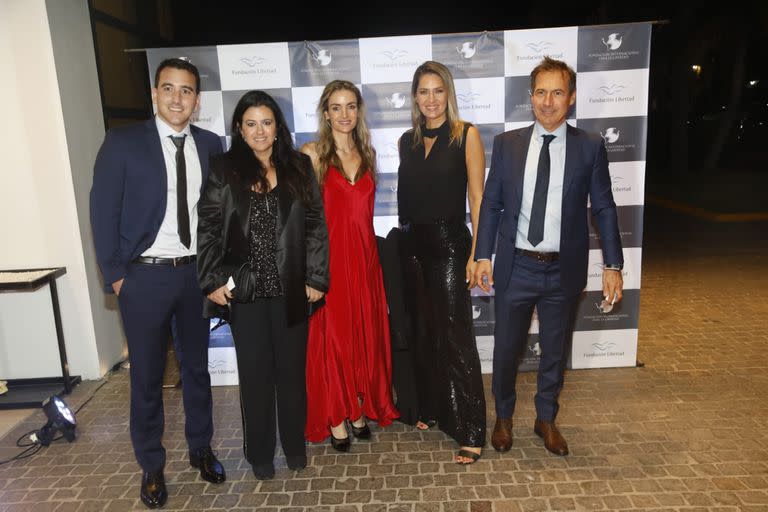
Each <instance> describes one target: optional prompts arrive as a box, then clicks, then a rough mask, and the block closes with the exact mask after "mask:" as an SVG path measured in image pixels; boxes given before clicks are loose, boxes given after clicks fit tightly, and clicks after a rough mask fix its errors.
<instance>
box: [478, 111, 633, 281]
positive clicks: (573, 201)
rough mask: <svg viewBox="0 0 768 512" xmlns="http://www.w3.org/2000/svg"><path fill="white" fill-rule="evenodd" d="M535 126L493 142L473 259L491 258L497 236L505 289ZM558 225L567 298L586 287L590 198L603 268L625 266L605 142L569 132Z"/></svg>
mask: <svg viewBox="0 0 768 512" xmlns="http://www.w3.org/2000/svg"><path fill="white" fill-rule="evenodd" d="M532 133H533V125H531V126H528V127H526V128H521V129H519V130H512V131H509V132H504V133H502V134H501V135H498V136H496V138H495V139H494V141H493V154H492V156H491V170H490V172H489V174H488V180H487V181H486V184H485V192H484V193H483V202H482V204H481V206H480V222H479V223H478V230H477V247H476V249H475V258H477V259H483V258H487V259H490V258H491V253H492V251H493V246H494V241H495V240H496V234H497V233H498V244H497V248H496V261H495V265H494V274H493V276H494V282H495V283H494V284H495V287H496V288H497V289H499V290H501V291H503V290H505V289H506V287H507V284H508V283H509V278H510V276H511V274H512V268H513V266H514V264H515V239H516V238H517V220H518V216H519V214H520V206H521V204H522V199H523V177H524V174H525V160H526V158H527V156H528V145H529V144H530V141H531V135H532ZM565 144H566V145H565V174H564V178H563V203H562V221H561V226H560V278H561V279H560V283H561V286H562V288H563V290H564V291H565V292H566V293H569V294H577V293H579V292H581V290H583V289H584V286H586V284H587V266H588V261H589V225H588V218H587V199H589V201H590V202H591V208H592V216H593V218H594V219H595V220H596V223H597V227H598V230H599V232H600V241H601V246H602V250H603V261H604V262H605V263H611V264H617V263H621V264H623V263H624V258H623V256H622V250H621V238H620V236H619V226H618V220H617V217H616V203H614V201H613V193H612V192H611V177H610V175H609V174H608V156H607V153H606V151H605V145H604V144H603V140H602V138H601V137H600V136H599V135H597V134H591V133H588V132H585V131H584V130H579V129H578V128H574V127H572V126H570V125H568V127H567V132H566V142H565Z"/></svg>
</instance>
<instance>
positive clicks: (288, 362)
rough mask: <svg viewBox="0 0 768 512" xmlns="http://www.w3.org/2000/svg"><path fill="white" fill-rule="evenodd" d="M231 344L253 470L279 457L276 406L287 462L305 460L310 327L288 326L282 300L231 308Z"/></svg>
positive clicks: (263, 300) (247, 454)
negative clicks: (296, 459) (277, 450)
mask: <svg viewBox="0 0 768 512" xmlns="http://www.w3.org/2000/svg"><path fill="white" fill-rule="evenodd" d="M230 324H231V329H232V338H233V340H234V342H235V350H236V352H237V370H238V375H239V380H240V410H241V413H242V417H243V451H244V452H245V458H246V460H247V461H248V462H250V463H251V464H252V465H254V464H255V465H261V464H268V463H270V462H272V460H273V458H274V456H275V444H276V432H275V403H277V424H278V427H279V431H280V442H281V444H282V446H283V452H284V454H285V455H286V456H300V455H305V454H306V447H305V443H304V426H305V424H306V421H307V390H306V373H305V372H306V369H305V366H306V359H307V322H306V320H305V321H303V322H301V323H298V324H296V325H291V326H288V325H287V322H286V315H285V299H284V298H283V297H270V298H257V299H256V300H255V301H254V302H252V303H245V304H238V303H235V304H232V316H231V322H230Z"/></svg>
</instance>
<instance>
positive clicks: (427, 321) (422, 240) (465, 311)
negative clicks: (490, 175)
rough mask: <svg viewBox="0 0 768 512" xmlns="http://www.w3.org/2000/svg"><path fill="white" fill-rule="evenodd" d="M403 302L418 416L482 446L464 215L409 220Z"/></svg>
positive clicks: (482, 410)
mask: <svg viewBox="0 0 768 512" xmlns="http://www.w3.org/2000/svg"><path fill="white" fill-rule="evenodd" d="M403 230H404V232H405V236H404V244H403V248H402V249H403V253H404V254H403V259H404V273H405V301H406V308H407V310H408V313H409V315H408V316H409V317H410V320H411V322H412V332H413V333H414V336H413V338H414V339H413V347H412V353H413V355H414V366H415V370H416V382H417V390H418V395H419V396H418V399H419V415H420V419H421V420H422V421H425V422H426V421H428V420H437V422H438V424H439V427H440V430H442V431H443V432H445V433H446V434H448V435H449V436H451V437H452V438H453V439H455V440H456V442H457V443H458V444H459V445H460V446H472V447H482V446H484V445H485V395H484V393H483V380H482V374H481V372H480V358H479V357H478V355H477V345H476V344H475V335H474V332H473V326H472V305H471V302H470V294H469V291H468V290H467V285H466V282H465V274H466V270H465V269H466V265H467V260H468V259H469V253H470V250H471V244H472V239H471V236H470V234H469V230H468V229H467V226H466V225H465V224H464V223H463V222H462V221H456V222H448V221H438V222H435V223H432V224H407V225H405V226H404V227H403Z"/></svg>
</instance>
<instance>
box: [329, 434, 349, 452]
mask: <svg viewBox="0 0 768 512" xmlns="http://www.w3.org/2000/svg"><path fill="white" fill-rule="evenodd" d="M331 446H333V449H334V450H336V451H337V452H348V451H349V448H350V446H352V443H351V442H350V441H349V436H347V437H344V438H342V439H336V438H335V437H333V434H331Z"/></svg>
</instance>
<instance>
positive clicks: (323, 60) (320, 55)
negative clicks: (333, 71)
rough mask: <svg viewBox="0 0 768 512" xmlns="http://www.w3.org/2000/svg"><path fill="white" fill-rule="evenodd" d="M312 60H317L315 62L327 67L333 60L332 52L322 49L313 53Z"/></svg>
mask: <svg viewBox="0 0 768 512" xmlns="http://www.w3.org/2000/svg"><path fill="white" fill-rule="evenodd" d="M312 58H313V59H315V62H317V63H318V64H320V65H321V66H327V65H328V64H330V63H331V61H332V60H333V57H332V56H331V50H326V49H324V48H321V49H320V50H318V51H317V52H313V53H312Z"/></svg>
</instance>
